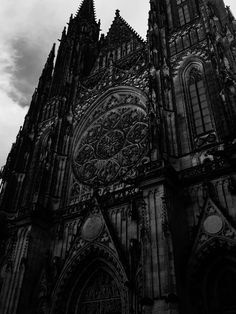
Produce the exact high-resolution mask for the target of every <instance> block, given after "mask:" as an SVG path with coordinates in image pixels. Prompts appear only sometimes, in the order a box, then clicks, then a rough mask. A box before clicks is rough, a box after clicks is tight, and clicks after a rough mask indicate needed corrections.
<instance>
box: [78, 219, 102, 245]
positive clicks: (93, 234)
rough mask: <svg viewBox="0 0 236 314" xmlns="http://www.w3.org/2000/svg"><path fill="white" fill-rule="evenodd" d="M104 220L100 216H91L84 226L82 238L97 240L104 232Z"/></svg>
mask: <svg viewBox="0 0 236 314" xmlns="http://www.w3.org/2000/svg"><path fill="white" fill-rule="evenodd" d="M102 229H103V221H102V219H101V217H100V216H97V215H96V216H91V217H89V218H88V219H87V220H86V221H85V223H84V225H83V227H82V233H81V235H82V238H83V239H85V240H87V241H93V240H95V239H96V238H97V237H98V236H99V235H100V234H101V232H102Z"/></svg>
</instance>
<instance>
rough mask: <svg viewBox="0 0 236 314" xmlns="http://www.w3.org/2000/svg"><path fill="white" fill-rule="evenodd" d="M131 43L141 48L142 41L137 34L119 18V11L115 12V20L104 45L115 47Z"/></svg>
mask: <svg viewBox="0 0 236 314" xmlns="http://www.w3.org/2000/svg"><path fill="white" fill-rule="evenodd" d="M131 41H133V43H134V44H136V45H138V46H139V45H140V47H142V46H143V44H144V40H143V39H142V38H141V37H140V36H139V35H138V33H137V32H136V31H135V30H134V29H133V28H132V27H131V26H130V25H129V24H128V23H127V22H126V21H125V20H124V19H123V18H122V17H121V16H120V11H119V10H116V15H115V19H114V21H113V23H112V25H111V27H110V29H109V31H108V33H107V35H106V37H105V43H106V45H108V46H110V47H117V46H119V45H121V44H123V43H128V42H131Z"/></svg>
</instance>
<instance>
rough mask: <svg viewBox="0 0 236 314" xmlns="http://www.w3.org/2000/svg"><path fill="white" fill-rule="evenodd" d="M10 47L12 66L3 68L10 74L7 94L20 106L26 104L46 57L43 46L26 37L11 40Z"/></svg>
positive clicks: (35, 85)
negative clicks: (12, 52)
mask: <svg viewBox="0 0 236 314" xmlns="http://www.w3.org/2000/svg"><path fill="white" fill-rule="evenodd" d="M11 47H12V49H13V51H14V55H15V60H14V68H11V67H8V69H7V68H5V71H7V70H8V71H9V74H11V88H10V89H9V90H8V91H7V94H8V96H9V97H10V98H11V99H12V100H13V101H15V102H17V103H18V104H19V105H20V106H23V107H24V106H28V105H29V101H30V99H31V96H32V94H33V91H34V89H35V87H37V82H38V78H39V76H40V74H41V71H42V67H43V59H44V58H45V59H46V56H45V48H44V49H43V48H42V45H40V43H35V42H34V41H30V40H29V39H28V38H22V37H21V38H17V39H14V40H12V42H11Z"/></svg>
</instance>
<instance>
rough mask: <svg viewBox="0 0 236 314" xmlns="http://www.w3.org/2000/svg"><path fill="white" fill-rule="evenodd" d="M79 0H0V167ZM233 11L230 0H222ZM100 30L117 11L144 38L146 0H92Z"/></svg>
mask: <svg viewBox="0 0 236 314" xmlns="http://www.w3.org/2000/svg"><path fill="white" fill-rule="evenodd" d="M80 2H81V0H17V1H15V0H1V6H0V21H1V29H0V168H1V166H3V165H4V164H5V161H6V157H7V154H8V152H9V150H10V147H11V145H12V143H13V142H14V141H15V137H16V135H17V132H18V130H19V127H20V125H22V124H23V120H24V116H25V114H26V112H27V109H28V106H29V103H30V99H31V95H32V93H33V91H34V88H35V87H36V86H37V82H38V78H39V76H40V74H41V71H42V68H43V65H44V63H45V60H46V58H47V55H48V52H49V50H50V49H51V47H52V44H53V43H54V42H56V43H58V41H57V39H58V38H60V36H61V31H62V29H63V27H64V25H66V22H67V21H68V19H69V16H70V14H71V13H75V12H76V11H77V8H78V6H79V4H80ZM225 2H226V4H227V5H230V6H231V9H232V11H233V12H234V14H235V15H236V2H235V0H225ZM95 5H96V12H97V18H98V19H101V28H102V32H104V33H106V32H107V30H108V28H109V26H110V25H111V23H112V20H113V18H114V15H115V10H116V9H119V10H120V14H121V16H122V17H123V18H124V19H126V21H127V22H128V23H129V24H130V25H131V26H132V27H133V28H134V29H135V30H136V31H137V32H138V33H139V34H140V35H141V36H142V37H143V38H145V37H146V31H147V16H148V9H149V0H95Z"/></svg>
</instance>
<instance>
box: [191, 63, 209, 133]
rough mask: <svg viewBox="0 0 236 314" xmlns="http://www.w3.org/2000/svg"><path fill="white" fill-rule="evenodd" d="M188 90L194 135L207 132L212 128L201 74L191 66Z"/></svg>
mask: <svg viewBox="0 0 236 314" xmlns="http://www.w3.org/2000/svg"><path fill="white" fill-rule="evenodd" d="M188 91H189V96H190V101H191V111H192V118H193V124H194V131H195V135H201V134H204V133H207V132H209V131H211V130H212V129H213V125H212V120H211V115H210V110H209V106H208V101H207V94H206V88H205V86H204V78H203V74H202V73H201V72H200V71H199V70H198V69H196V68H192V70H191V71H190V74H189V81H188Z"/></svg>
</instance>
